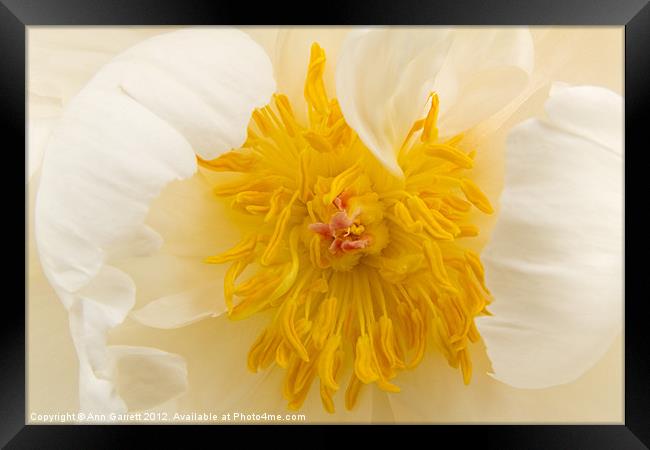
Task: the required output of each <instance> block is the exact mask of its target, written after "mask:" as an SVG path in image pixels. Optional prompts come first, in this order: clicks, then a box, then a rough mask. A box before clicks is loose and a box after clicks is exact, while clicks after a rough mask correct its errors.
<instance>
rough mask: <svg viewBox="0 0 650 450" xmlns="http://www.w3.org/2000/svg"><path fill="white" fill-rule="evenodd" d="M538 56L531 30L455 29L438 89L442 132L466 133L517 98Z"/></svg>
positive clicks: (436, 84) (437, 85) (438, 78)
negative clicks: (535, 57)
mask: <svg viewBox="0 0 650 450" xmlns="http://www.w3.org/2000/svg"><path fill="white" fill-rule="evenodd" d="M533 54H534V50H533V40H532V37H531V35H530V32H529V31H528V29H527V28H502V29H496V30H489V29H484V28H479V29H459V30H456V31H454V40H453V43H452V45H451V47H450V48H449V53H448V55H447V58H446V60H445V64H444V66H443V67H442V69H441V70H440V72H439V73H438V74H437V76H436V82H435V85H434V90H435V91H436V92H438V95H439V97H440V121H439V125H438V128H439V129H440V130H441V133H444V134H445V135H453V134H456V133H460V132H462V131H465V130H467V129H469V128H471V127H473V126H474V125H476V124H478V123H479V122H481V121H482V120H484V119H486V118H488V117H490V116H491V115H493V114H494V113H496V112H498V111H499V110H501V108H503V107H504V106H506V105H507V104H508V103H509V102H510V101H511V100H513V99H514V98H515V97H516V96H517V95H518V94H519V93H520V92H522V91H523V90H524V88H525V87H526V84H527V82H528V79H529V75H530V74H531V72H532V70H533Z"/></svg>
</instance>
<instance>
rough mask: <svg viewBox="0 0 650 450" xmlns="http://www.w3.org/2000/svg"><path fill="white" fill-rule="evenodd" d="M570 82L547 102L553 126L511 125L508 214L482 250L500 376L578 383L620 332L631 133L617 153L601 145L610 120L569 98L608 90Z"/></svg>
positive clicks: (490, 347)
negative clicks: (582, 113)
mask: <svg viewBox="0 0 650 450" xmlns="http://www.w3.org/2000/svg"><path fill="white" fill-rule="evenodd" d="M568 89H569V90H570V91H569V92H563V93H562V95H561V96H560V97H555V96H554V97H552V98H551V99H550V100H549V102H548V103H547V106H548V105H551V107H550V108H547V111H548V112H549V123H543V122H541V121H538V120H529V121H526V122H524V123H522V124H520V125H519V126H517V127H516V128H515V129H514V130H513V131H512V132H511V134H510V136H509V138H508V142H507V153H506V183H505V189H504V191H503V194H502V197H501V211H500V213H499V214H500V216H499V219H498V221H497V225H496V228H495V230H494V234H493V236H492V239H491V241H490V243H489V244H488V247H487V248H486V250H485V252H484V254H483V256H482V259H483V261H484V264H485V266H486V278H487V283H488V287H489V288H490V289H491V291H492V293H493V294H494V298H495V301H494V303H493V305H491V307H490V310H491V311H492V312H493V314H494V316H493V317H483V318H479V319H477V325H478V327H479V329H480V332H481V335H482V336H483V338H484V340H485V343H486V346H487V352H488V355H489V357H490V360H491V361H492V367H493V370H494V376H495V377H496V378H497V379H499V380H501V381H504V382H506V383H508V384H510V385H512V386H515V387H522V388H542V387H547V386H552V385H555V384H561V383H567V382H570V381H573V380H574V379H576V378H577V377H579V376H581V375H582V374H583V373H584V372H585V371H586V370H587V369H589V368H590V367H591V366H593V365H594V364H595V363H596V362H597V361H598V360H599V359H600V357H601V356H602V355H603V354H604V353H605V352H606V351H607V349H608V348H609V346H610V344H611V342H612V340H613V338H614V337H615V336H616V335H617V334H618V333H620V331H621V325H622V321H621V317H622V258H623V253H622V245H623V242H622V232H623V225H622V220H623V210H622V207H623V195H622V170H623V169H622V159H621V157H620V153H621V150H620V149H621V147H622V136H620V135H619V136H618V138H617V139H613V138H612V139H611V142H612V143H615V146H616V150H615V151H612V149H610V148H608V147H605V146H602V145H600V144H598V143H596V142H597V141H599V140H600V139H601V138H602V134H601V131H600V130H599V127H600V126H601V120H594V121H593V122H592V123H591V124H589V125H588V124H587V122H585V120H584V118H583V117H578V116H576V115H572V114H570V113H567V112H566V110H565V109H562V108H563V107H562V104H564V107H566V108H569V109H573V110H575V108H578V109H579V107H577V106H575V103H576V102H581V103H582V102H584V103H586V104H597V103H598V102H597V99H594V98H592V95H594V94H598V93H599V91H598V90H594V89H583V88H568ZM567 102H569V103H567ZM608 113H609V112H608ZM591 115H592V116H593V117H595V115H594V114H593V113H591ZM562 118H563V119H565V121H564V122H561V128H560V127H558V126H557V125H556V124H559V123H560V120H561V119H562ZM618 119H619V120H621V118H620V117H619V118H618ZM567 129H570V130H580V132H581V135H575V134H573V133H568V132H567V131H565V130H567Z"/></svg>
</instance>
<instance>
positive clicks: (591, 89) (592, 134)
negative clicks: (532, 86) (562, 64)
mask: <svg viewBox="0 0 650 450" xmlns="http://www.w3.org/2000/svg"><path fill="white" fill-rule="evenodd" d="M545 108H546V113H547V114H548V116H549V120H550V122H551V123H552V124H553V125H555V126H556V127H558V128H560V129H563V130H565V131H568V132H570V133H575V134H577V135H578V136H582V137H584V138H586V139H591V140H593V141H595V142H597V143H599V144H601V145H604V146H605V147H607V148H609V149H610V150H612V151H615V152H618V153H619V154H620V153H621V151H622V150H623V146H622V145H621V136H623V99H622V97H621V96H620V95H618V94H616V93H614V92H612V91H610V90H608V89H604V88H602V87H598V86H573V87H569V86H567V85H563V84H559V83H556V84H554V85H553V87H552V88H551V93H550V98H549V100H548V101H547V102H546V105H545Z"/></svg>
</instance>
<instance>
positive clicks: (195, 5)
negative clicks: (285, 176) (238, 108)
mask: <svg viewBox="0 0 650 450" xmlns="http://www.w3.org/2000/svg"><path fill="white" fill-rule="evenodd" d="M189 3H191V5H190V4H189ZM323 6H324V7H323V8H321V10H319V11H318V13H317V14H314V13H312V14H304V16H303V17H302V18H298V17H295V16H293V15H292V14H296V8H293V11H292V12H289V10H287V11H283V10H282V9H281V8H280V7H279V5H277V4H269V3H267V4H264V5H260V6H259V7H255V8H251V5H249V4H244V2H240V3H239V4H236V3H235V2H230V3H227V2H225V1H221V2H219V3H216V2H215V1H214V0H213V1H209V0H195V1H193V2H188V3H183V4H182V7H181V3H177V2H174V1H162V0H138V1H135V0H130V1H129V0H95V1H92V0H85V1H84V0H57V1H56V2H55V1H52V0H50V1H47V0H0V55H2V56H3V64H2V66H3V67H2V70H1V71H0V80H1V83H0V100H1V101H2V106H3V107H2V108H0V111H1V112H0V114H1V115H2V119H4V120H3V122H2V123H3V127H2V128H3V130H4V131H5V132H7V133H8V134H9V135H10V137H11V140H12V143H14V144H15V145H13V146H11V147H9V148H8V149H7V150H9V149H11V148H20V147H22V146H23V145H24V144H25V139H26V131H25V130H26V107H25V104H26V99H25V95H26V84H24V83H26V78H25V76H26V70H25V63H26V54H25V51H26V47H25V42H26V30H27V26H31V25H172V24H173V25H225V24H247V25H259V24H264V22H267V23H268V22H275V23H276V24H278V25H291V24H296V23H299V22H306V21H307V22H309V21H311V24H314V25H316V24H341V25H359V24H381V25H388V24H392V25H456V24H463V25H515V24H517V25H518V24H527V25H619V26H625V92H626V96H625V118H626V123H625V142H626V150H627V149H631V148H633V147H636V146H637V145H638V146H639V147H641V146H642V145H643V146H644V147H647V145H648V144H647V142H648V138H647V127H648V125H647V123H648V122H647V120H645V119H646V117H647V114H644V113H645V112H646V111H647V110H648V108H649V106H650V105H649V99H650V94H649V93H650V89H649V88H648V86H649V84H650V83H648V81H647V77H648V75H647V74H648V73H650V4H649V3H648V0H618V1H617V0H565V1H557V0H556V1H554V2H553V3H552V4H551V3H550V2H549V0H528V1H525V2H523V1H522V2H517V1H516V0H499V1H496V0H491V1H490V2H489V3H488V2H487V1H480V0H465V1H463V2H460V1H458V2H450V1H446V2H444V3H443V2H439V3H438V2H437V0H429V1H427V0H400V1H398V2H389V1H382V2H381V3H378V2H372V3H371V2H368V1H363V2H362V1H357V2H355V3H354V4H345V3H343V2H342V1H340V0H336V1H328V2H327V5H323ZM251 10H254V11H255V14H252V12H251ZM644 147H641V148H639V150H637V151H636V154H634V153H633V152H632V151H626V152H625V156H626V157H625V175H626V176H625V192H626V195H625V200H624V202H625V206H626V220H625V236H626V240H625V247H624V248H625V265H626V269H627V270H626V271H625V292H626V293H627V294H628V295H626V301H625V317H626V318H625V424H624V425H499V426H497V425H467V426H457V425H437V426H434V427H431V426H426V425H420V426H413V425H405V426H400V427H395V428H391V429H390V435H391V436H390V437H392V435H393V433H394V432H395V431H397V432H399V431H403V430H406V432H407V433H409V435H413V434H414V433H415V434H418V435H419V436H418V437H422V438H423V439H425V438H428V439H431V438H438V437H440V438H445V439H450V440H452V441H456V442H459V443H460V442H468V441H469V442H471V441H473V440H476V442H477V443H478V444H479V445H481V446H482V447H487V448H500V449H503V448H529V449H537V448H539V449H549V448H576V449H577V448H590V449H597V448H617V449H623V448H624V449H628V448H629V449H635V448H649V447H650V389H649V388H648V380H650V357H649V355H650V352H648V344H650V331H649V330H650V327H648V326H647V323H646V320H645V318H646V317H647V316H648V315H647V314H646V313H647V311H648V309H647V289H646V286H645V284H646V283H645V279H644V277H643V275H641V274H640V273H639V274H637V273H636V271H639V269H638V267H639V266H636V265H634V264H631V263H630V261H631V260H632V254H633V253H634V252H635V251H638V248H639V246H638V245H636V246H632V245H631V243H632V242H638V240H640V239H643V238H644V237H645V235H646V234H647V232H646V230H645V229H644V228H645V221H644V220H643V215H642V214H643V213H642V212H640V209H641V208H629V209H628V208H627V206H628V205H637V204H638V205H646V204H647V198H646V199H645V201H643V197H646V196H644V195H643V194H644V193H645V192H647V185H646V186H641V185H640V183H638V184H635V183H637V182H638V180H639V179H640V178H639V177H633V174H634V172H640V170H641V167H643V166H642V164H640V158H641V155H642V153H641V152H643V149H644ZM7 153H8V154H9V155H12V153H13V155H14V156H15V155H16V152H15V151H13V152H12V151H8V152H7ZM16 158H17V161H18V162H19V163H23V164H25V160H24V158H23V157H22V156H18V157H16ZM25 169H26V168H25ZM6 173H7V174H8V175H9V177H3V181H5V182H7V190H6V191H5V192H15V191H17V189H16V186H18V185H19V183H20V182H21V180H19V178H21V177H22V176H23V175H25V172H23V173H19V171H17V170H10V171H6ZM646 177H647V175H646ZM14 178H15V179H14ZM26 179H27V177H26V176H25V180H26ZM633 179H636V181H634V180H633ZM635 194H637V195H639V196H643V197H642V198H641V199H640V201H639V202H635V201H634V200H633V196H634V195H635ZM15 200H16V202H17V204H18V203H19V202H20V201H21V200H25V216H23V220H22V221H20V220H19V221H16V222H17V223H12V225H13V227H14V228H13V229H12V231H14V233H12V235H19V234H20V233H23V234H24V236H25V247H23V249H22V250H18V254H19V255H20V252H21V251H22V253H23V258H24V262H25V265H24V266H23V268H24V274H23V277H24V278H23V279H24V284H23V285H22V288H23V289H24V290H25V294H26V282H27V261H26V256H25V255H26V245H27V231H26V224H27V209H26V208H27V206H26V205H27V183H26V184H25V191H24V196H23V199H20V198H19V197H18V196H16V198H15ZM12 206H13V205H12ZM16 208H20V206H18V205H17V206H16ZM643 209H645V208H643ZM633 213H634V214H636V215H637V216H638V217H636V218H632V215H633ZM634 219H637V220H634ZM13 241H17V240H15V239H14V240H13ZM15 243H16V245H18V244H17V242H15ZM20 260H21V259H20V258H18V261H20ZM10 261H16V259H12V260H10ZM8 267H10V268H12V269H13V271H15V272H16V274H15V275H14V276H13V277H11V278H10V279H11V280H13V282H14V284H21V283H20V281H19V280H20V279H21V275H20V274H19V269H20V268H19V266H18V265H17V264H9V265H8ZM12 275H13V274H12ZM636 275H639V276H636ZM646 277H647V275H646ZM17 292H19V290H18V288H17ZM636 292H639V293H643V292H646V294H645V296H643V294H641V296H638V297H637V295H634V294H636ZM12 298H15V296H7V297H5V299H6V304H5V305H6V306H7V304H10V305H11V313H15V314H11V313H9V314H11V315H9V314H7V315H5V317H12V318H13V319H12V320H8V321H7V320H6V321H5V323H4V324H3V325H4V326H3V327H2V328H1V329H2V346H1V347H0V367H2V375H3V378H4V383H2V386H1V388H0V417H1V419H0V445H2V446H3V447H4V446H5V445H6V446H7V448H49V447H63V448H114V447H115V446H119V445H125V444H127V445H128V444H131V443H132V442H133V441H134V439H136V440H137V438H138V437H145V438H150V437H153V434H154V433H155V436H156V437H157V438H159V439H160V438H162V439H165V440H166V442H170V443H171V442H173V440H172V439H171V438H172V436H171V435H172V434H173V433H175V432H176V431H172V427H168V426H155V428H154V429H151V428H140V427H138V428H133V427H130V426H128V425H127V426H118V425H114V426H111V427H106V426H46V425H38V426H37V425H25V407H26V405H25V393H26V391H25V387H26V386H25V374H26V372H25V368H26V364H25V355H26V354H25V351H26V347H25V344H26V337H25V336H26V330H25V325H26V324H25V309H24V308H23V307H22V305H20V303H19V302H15V301H13V302H11V301H9V300H10V299H12ZM643 298H646V301H644V300H643ZM25 306H26V305H25ZM253 427H254V428H255V431H256V432H257V433H258V434H259V437H261V438H263V437H265V436H267V435H268V434H269V433H271V432H272V431H274V430H276V429H277V428H279V427H274V426H259V425H253ZM402 427H404V428H402ZM173 428H174V429H175V430H178V431H191V432H194V431H195V430H197V431H198V428H199V426H194V425H184V426H183V427H182V428H178V427H173ZM187 428H190V430H187ZM386 429H387V427H385V426H373V427H372V428H370V427H368V426H359V427H358V429H355V431H354V433H355V435H357V436H358V437H359V438H365V437H370V436H371V435H377V434H381V435H382V438H383V437H384V435H385V434H386V433H384V431H386ZM201 431H202V432H206V431H207V432H210V433H215V435H214V436H215V438H217V439H221V440H222V441H221V442H223V439H224V438H227V437H228V436H226V434H228V435H230V433H233V432H238V431H242V430H239V426H233V427H219V428H218V429H217V428H215V427H202V428H201ZM294 431H295V430H294ZM298 431H303V432H307V433H309V435H308V436H309V437H310V438H312V439H313V438H316V439H318V440H321V441H332V438H331V437H330V433H329V430H328V429H326V428H325V427H324V426H318V425H303V426H301V428H300V429H299V430H298ZM216 433H218V434H216ZM357 433H358V434H357ZM385 437H389V436H385ZM414 437H415V436H414ZM303 442H305V441H303ZM307 442H309V441H307ZM149 443H150V441H149ZM71 444H72V445H71ZM185 444H186V443H185ZM401 444H402V445H403V441H402V442H401Z"/></svg>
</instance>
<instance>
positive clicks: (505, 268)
mask: <svg viewBox="0 0 650 450" xmlns="http://www.w3.org/2000/svg"><path fill="white" fill-rule="evenodd" d="M28 48H29V55H28V61H29V68H28V70H29V80H28V87H29V95H28V108H29V123H28V131H29V146H28V162H29V168H28V181H29V192H30V204H29V205H28V206H29V212H30V214H29V216H30V258H29V261H30V266H29V297H28V321H29V377H28V383H29V388H28V397H29V402H30V404H29V406H28V409H30V410H38V411H64V410H68V409H69V410H72V411H75V410H78V411H81V412H84V413H86V414H91V415H92V414H98V415H100V416H98V419H97V421H98V422H104V421H106V419H105V417H106V416H101V415H102V414H104V415H110V414H124V413H129V412H142V411H156V412H162V413H165V414H167V416H165V417H169V418H170V419H171V418H172V417H177V419H176V420H177V421H179V422H182V421H183V420H189V421H192V420H194V419H193V417H194V416H193V415H192V414H194V413H198V414H202V413H210V414H215V415H218V416H219V417H220V416H221V415H222V414H228V413H235V412H237V413H243V414H253V415H255V414H257V415H259V414H263V413H266V414H269V413H272V414H283V415H284V414H292V413H303V414H304V420H306V421H310V422H343V421H352V422H358V423H366V422H465V421H473V422H488V421H491V422H507V421H510V422H512V421H570V420H575V421H583V422H584V421H596V422H615V421H620V420H621V419H622V356H621V355H622V353H621V338H620V335H621V330H622V320H623V318H622V311H623V296H622V293H623V284H622V283H623V282H622V279H623V274H622V258H623V250H622V249H623V244H622V239H623V236H622V235H623V187H622V184H623V99H622V97H621V95H620V92H621V90H622V82H621V80H622V56H621V55H622V53H621V52H622V31H621V29H541V28H540V29H527V28H522V27H509V28H468V27H457V28H440V27H427V28H420V27H417V28H416V27H414V28H369V29H361V28H358V29H357V28H279V29H274V28H243V29H232V28H219V27H217V28H189V29H182V30H172V29H162V28H160V29H130V28H127V29H115V30H111V29H104V30H95V31H94V32H93V31H88V30H86V31H84V30H74V29H69V30H57V29H46V28H44V29H40V30H39V29H34V30H33V31H31V32H30V42H29V46H28ZM56 298H58V300H59V301H58V302H57V301H56ZM61 305H62V306H61ZM51 390H60V394H53V393H51ZM175 414H181V416H180V417H178V416H174V415H175ZM183 415H184V416H183ZM283 417H284V416H283Z"/></svg>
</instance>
